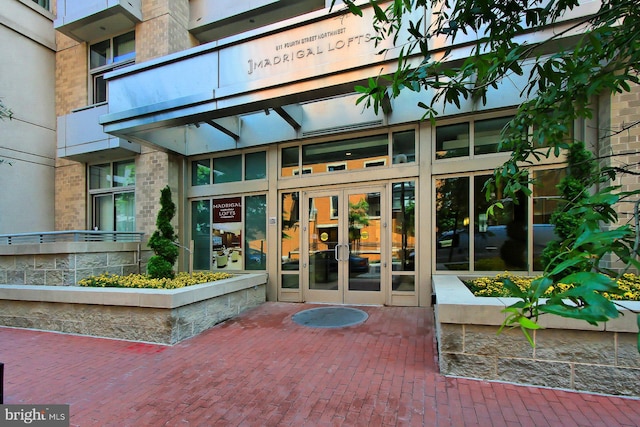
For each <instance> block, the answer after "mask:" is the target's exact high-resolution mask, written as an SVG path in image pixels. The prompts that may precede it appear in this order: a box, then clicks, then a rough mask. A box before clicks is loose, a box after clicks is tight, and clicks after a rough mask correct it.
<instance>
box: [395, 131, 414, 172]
mask: <svg viewBox="0 0 640 427" xmlns="http://www.w3.org/2000/svg"><path fill="white" fill-rule="evenodd" d="M415 161H416V132H415V131H414V130H408V131H404V132H395V133H394V134H393V163H394V164H395V163H413V162H415Z"/></svg>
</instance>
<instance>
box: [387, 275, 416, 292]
mask: <svg viewBox="0 0 640 427" xmlns="http://www.w3.org/2000/svg"><path fill="white" fill-rule="evenodd" d="M391 288H392V289H393V290H394V291H397V292H398V291H399V292H414V291H415V290H416V278H415V277H414V276H412V275H411V276H407V275H403V276H401V275H399V274H394V275H393V283H392V285H391Z"/></svg>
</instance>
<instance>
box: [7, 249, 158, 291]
mask: <svg viewBox="0 0 640 427" xmlns="http://www.w3.org/2000/svg"><path fill="white" fill-rule="evenodd" d="M141 246H142V244H141V243H135V242H127V243H120V242H58V243H42V244H22V245H0V283H3V284H11V285H49V286H73V285H75V284H77V283H78V281H79V280H81V279H84V278H86V277H89V276H97V275H100V274H103V273H111V274H118V275H125V276H126V275H128V274H131V273H144V272H145V271H146V270H145V269H146V262H145V261H146V260H147V259H148V257H149V252H150V251H148V250H144V251H143V250H142V248H141ZM145 247H146V245H145Z"/></svg>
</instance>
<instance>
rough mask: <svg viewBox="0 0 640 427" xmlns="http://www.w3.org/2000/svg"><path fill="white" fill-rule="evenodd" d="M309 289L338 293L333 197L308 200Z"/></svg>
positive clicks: (336, 223) (335, 219) (336, 226)
mask: <svg viewBox="0 0 640 427" xmlns="http://www.w3.org/2000/svg"><path fill="white" fill-rule="evenodd" d="M309 209H310V212H309V289H332V290H337V289H338V261H337V259H336V254H335V249H336V245H337V244H338V219H337V218H334V217H332V215H331V213H332V210H333V204H332V197H331V196H325V197H316V198H313V199H309Z"/></svg>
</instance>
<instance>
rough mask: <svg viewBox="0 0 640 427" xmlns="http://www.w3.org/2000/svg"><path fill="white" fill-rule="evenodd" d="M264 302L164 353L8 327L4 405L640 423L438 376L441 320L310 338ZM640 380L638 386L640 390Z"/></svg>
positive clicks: (167, 418) (399, 320)
mask: <svg viewBox="0 0 640 427" xmlns="http://www.w3.org/2000/svg"><path fill="white" fill-rule="evenodd" d="M311 307H313V306H310V305H303V304H291V303H274V302H268V303H266V304H263V305H262V306H260V307H258V308H255V309H253V310H250V311H248V312H246V313H244V314H242V315H241V316H239V317H237V318H235V319H232V320H230V321H227V322H225V323H223V324H220V325H218V326H216V327H215V328H213V329H210V330H209V331H207V332H205V333H203V334H202V335H200V336H197V337H195V338H192V339H189V340H187V341H184V342H182V343H180V344H178V345H175V346H172V347H168V346H160V345H152V344H143V343H135V342H125V341H115V340H108V339H99V338H90V337H81V336H72V335H63V334H56V333H47V332H37V331H30V330H20V329H11V328H0V362H4V364H5V386H4V395H5V396H4V397H5V402H4V403H5V404H22V403H24V404H62V403H64V404H69V405H70V413H71V425H74V426H163V425H167V426H183V425H184V426H187V425H192V426H296V427H297V426H340V425H342V426H482V427H485V426H563V427H566V426H607V427H613V426H640V400H638V399H629V398H619V397H611V396H602V395H594V394H585V393H575V392H569V391H560V390H552V389H544V388H537V387H524V386H516V385H511V384H504V383H493V382H486V381H474V380H468V379H460V378H449V377H444V376H442V375H440V374H439V373H438V370H437V362H436V353H435V340H434V330H433V310H432V309H430V308H417V307H408V308H406V307H358V308H360V309H362V310H364V311H366V312H367V313H368V314H369V318H368V320H367V321H366V322H365V323H363V324H361V325H357V326H351V327H347V328H341V329H314V328H308V327H304V326H300V325H297V324H295V323H294V322H293V321H292V320H291V317H292V315H293V314H295V313H297V312H299V311H301V310H304V309H308V308H311ZM639 381H640V379H639Z"/></svg>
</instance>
